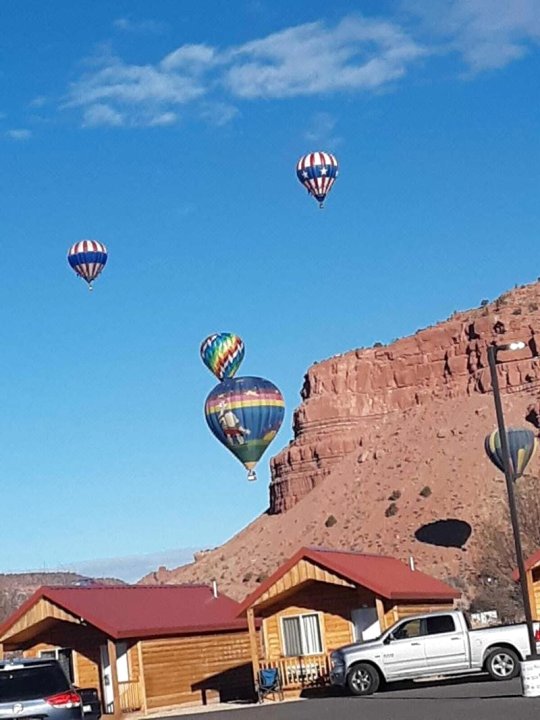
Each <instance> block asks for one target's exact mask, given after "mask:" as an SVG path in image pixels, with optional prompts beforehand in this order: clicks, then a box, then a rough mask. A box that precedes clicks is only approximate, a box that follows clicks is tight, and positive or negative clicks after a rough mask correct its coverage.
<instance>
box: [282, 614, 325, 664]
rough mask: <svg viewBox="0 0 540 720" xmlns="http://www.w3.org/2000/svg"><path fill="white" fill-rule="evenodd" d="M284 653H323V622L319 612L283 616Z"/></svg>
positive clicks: (288, 654) (292, 654)
mask: <svg viewBox="0 0 540 720" xmlns="http://www.w3.org/2000/svg"><path fill="white" fill-rule="evenodd" d="M281 629H282V637H283V654H284V655H286V656H288V657H290V656H300V655H318V654H320V653H322V651H323V647H322V634H321V623H320V617H319V614H318V613H310V614H309V615H294V616H292V617H284V618H281Z"/></svg>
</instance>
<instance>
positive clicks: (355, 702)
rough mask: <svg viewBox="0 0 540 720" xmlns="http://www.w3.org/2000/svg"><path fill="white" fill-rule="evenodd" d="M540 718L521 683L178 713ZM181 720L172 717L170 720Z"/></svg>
mask: <svg viewBox="0 0 540 720" xmlns="http://www.w3.org/2000/svg"><path fill="white" fill-rule="evenodd" d="M216 712H218V713H221V712H223V713H224V715H223V716H222V717H221V720H499V719H501V720H502V719H503V718H504V720H533V719H534V720H540V698H524V697H522V694H521V681H520V680H519V679H516V680H511V681H507V682H494V681H492V680H490V679H483V678H480V679H479V678H478V677H475V678H474V679H473V678H465V679H460V680H459V681H456V679H451V680H440V681H437V682H429V683H425V682H422V683H408V684H401V683H400V684H399V685H398V684H394V685H390V686H388V688H386V689H385V690H383V691H382V692H380V693H377V694H375V695H371V696H368V697H350V696H347V695H342V694H335V695H332V696H323V697H314V698H305V699H304V698H303V699H301V700H299V701H290V702H288V701H285V702H273V701H271V700H267V701H265V702H264V704H262V705H246V706H244V707H241V708H238V706H237V707H235V708H234V709H232V708H224V707H223V706H220V710H217V708H216V710H214V711H212V712H200V711H199V712H197V713H196V714H193V715H190V714H189V713H187V714H184V713H182V714H181V715H178V716H177V717H178V718H179V720H186V718H189V717H193V718H197V720H218V719H217V717H216ZM174 717H176V716H175V715H174V714H170V715H167V720H172V718H174Z"/></svg>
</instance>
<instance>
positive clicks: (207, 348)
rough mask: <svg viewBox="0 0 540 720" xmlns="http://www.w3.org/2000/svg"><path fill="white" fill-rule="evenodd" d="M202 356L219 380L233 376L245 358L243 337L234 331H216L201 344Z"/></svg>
mask: <svg viewBox="0 0 540 720" xmlns="http://www.w3.org/2000/svg"><path fill="white" fill-rule="evenodd" d="M201 358H202V361H203V363H204V364H205V365H206V367H207V368H208V369H209V370H210V371H211V372H213V373H214V375H215V376H216V377H217V378H218V380H224V379H225V378H232V377H233V376H234V375H235V374H236V372H237V371H238V368H239V367H240V365H241V364H242V360H243V359H244V343H243V341H242V338H239V337H238V335H234V334H233V333H214V334H213V335H209V336H208V337H207V338H206V340H203V342H202V344H201Z"/></svg>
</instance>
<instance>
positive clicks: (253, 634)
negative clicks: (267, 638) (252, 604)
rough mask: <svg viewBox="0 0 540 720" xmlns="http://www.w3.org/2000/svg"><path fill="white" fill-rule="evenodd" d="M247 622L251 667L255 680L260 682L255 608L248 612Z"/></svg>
mask: <svg viewBox="0 0 540 720" xmlns="http://www.w3.org/2000/svg"><path fill="white" fill-rule="evenodd" d="M247 622H248V631H249V647H250V650H251V667H252V669H253V680H254V681H255V683H257V682H258V680H259V669H260V666H259V647H258V645H257V628H256V627H255V613H254V611H253V608H249V610H248V611H247Z"/></svg>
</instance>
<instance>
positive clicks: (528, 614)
mask: <svg viewBox="0 0 540 720" xmlns="http://www.w3.org/2000/svg"><path fill="white" fill-rule="evenodd" d="M505 349H507V346H505V345H503V346H497V345H490V346H489V347H488V362H489V369H490V372H491V386H492V388H493V399H494V401H495V412H496V414H497V424H498V426H499V438H500V442H501V450H502V459H503V465H504V477H505V478H506V490H507V492H508V505H509V507H510V519H511V521H512V533H513V535H514V543H515V547H516V557H517V565H518V570H519V582H520V585H521V595H522V598H523V608H524V610H525V621H526V623H527V632H528V636H529V645H530V656H529V658H528V659H532V658H537V657H538V655H537V653H536V639H535V637H534V625H533V619H532V611H531V603H530V599H529V590H528V587H527V574H526V571H525V563H524V560H523V548H522V546H521V534H520V528H519V517H518V512H517V507H516V497H515V494H514V481H515V478H514V473H513V470H512V466H511V464H510V453H509V450H508V438H507V436H506V428H505V426H504V415H503V409H502V402H501V391H500V388H499V378H498V376H497V367H496V356H497V351H498V350H505Z"/></svg>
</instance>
